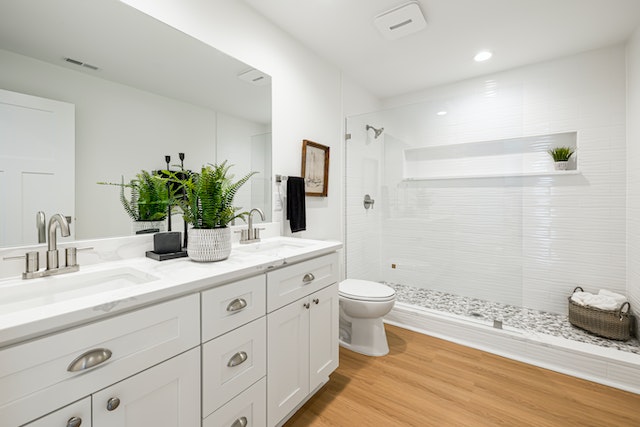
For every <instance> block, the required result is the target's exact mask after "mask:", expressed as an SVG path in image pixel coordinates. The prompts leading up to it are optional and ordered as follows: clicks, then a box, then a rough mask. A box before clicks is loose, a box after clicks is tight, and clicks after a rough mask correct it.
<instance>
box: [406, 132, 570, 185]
mask: <svg viewBox="0 0 640 427" xmlns="http://www.w3.org/2000/svg"><path fill="white" fill-rule="evenodd" d="M561 146H565V147H571V148H573V149H574V150H576V149H577V132H564V133H555V134H547V135H533V136H525V137H518V138H509V139H500V140H491V141H479V142H466V143H461V144H448V145H434V146H427V147H417V148H409V149H406V150H404V159H403V181H423V180H437V179H440V180H442V179H464V178H499V177H535V176H559V175H572V174H578V173H579V172H578V164H577V160H576V158H577V155H574V156H573V157H572V158H571V159H570V160H569V162H568V165H567V166H568V170H565V171H558V170H555V168H554V164H553V160H552V159H551V156H549V154H548V153H547V151H548V150H549V149H550V148H553V147H561Z"/></svg>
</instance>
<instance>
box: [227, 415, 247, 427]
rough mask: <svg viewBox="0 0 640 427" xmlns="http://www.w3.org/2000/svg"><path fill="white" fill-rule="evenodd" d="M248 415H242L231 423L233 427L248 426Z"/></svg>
mask: <svg viewBox="0 0 640 427" xmlns="http://www.w3.org/2000/svg"><path fill="white" fill-rule="evenodd" d="M246 426H247V417H240V418H238V419H237V420H235V421H234V422H233V424H231V427H246Z"/></svg>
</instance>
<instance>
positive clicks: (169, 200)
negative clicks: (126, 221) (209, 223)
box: [98, 170, 173, 221]
mask: <svg viewBox="0 0 640 427" xmlns="http://www.w3.org/2000/svg"><path fill="white" fill-rule="evenodd" d="M167 182H168V180H167V179H166V178H162V177H160V176H158V175H155V174H151V173H149V172H147V171H145V170H142V171H140V173H138V174H136V177H135V178H134V179H132V180H130V181H129V183H128V184H125V182H124V176H123V177H122V182H121V183H120V184H118V183H113V182H98V184H101V185H115V186H118V187H120V202H121V203H122V207H123V208H124V210H125V212H126V213H127V215H129V217H130V218H131V219H132V220H134V221H162V220H164V219H165V218H166V217H167V210H168V208H169V206H170V205H172V204H173V194H172V193H173V192H172V191H170V189H169V186H168V185H167ZM125 188H126V189H129V197H127V194H126V192H125Z"/></svg>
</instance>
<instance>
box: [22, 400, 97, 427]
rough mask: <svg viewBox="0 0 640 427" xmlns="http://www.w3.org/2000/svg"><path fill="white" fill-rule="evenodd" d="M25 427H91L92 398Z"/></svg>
mask: <svg viewBox="0 0 640 427" xmlns="http://www.w3.org/2000/svg"><path fill="white" fill-rule="evenodd" d="M25 427H91V397H89V396H87V397H85V398H84V399H82V400H78V401H77V402H75V403H72V404H71V405H68V406H65V407H64V408H61V409H58V410H57V411H55V412H53V413H51V414H49V415H47V416H44V417H42V418H38V419H37V420H35V421H33V422H31V423H29V424H27V425H26V426H25Z"/></svg>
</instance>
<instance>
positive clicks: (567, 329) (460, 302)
mask: <svg viewBox="0 0 640 427" xmlns="http://www.w3.org/2000/svg"><path fill="white" fill-rule="evenodd" d="M386 285H388V286H391V287H392V288H393V289H395V291H396V301H398V302H401V303H405V304H411V305H415V306H418V307H424V308H428V309H431V310H435V311H441V312H444V313H451V314H455V315H458V316H465V317H469V318H471V319H475V320H479V321H482V322H483V323H486V324H487V325H491V324H493V320H494V319H495V320H499V321H502V324H503V325H506V326H510V327H512V328H516V329H519V330H522V331H528V332H536V333H542V334H547V335H553V336H556V337H562V338H566V339H569V340H573V341H578V342H583V343H587V344H592V345H598V346H601V347H608V348H614V349H617V350H620V351H626V352H630V353H635V354H640V341H639V340H638V339H637V338H632V339H630V340H629V341H616V340H610V339H606V338H601V337H597V336H595V335H591V334H590V333H588V332H586V331H583V330H582V329H579V328H576V327H575V326H573V325H571V324H570V323H569V320H568V318H567V316H566V315H563V314H556V313H547V312H544V311H538V310H532V309H528V308H523V307H517V306H514V305H508V304H501V303H496V302H489V301H484V300H481V299H476V298H470V297H462V296H459V295H454V294H448V293H446V292H440V291H434V290H430V289H423V288H418V287H414V286H408V285H400V284H396V283H388V282H387V283H386Z"/></svg>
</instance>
